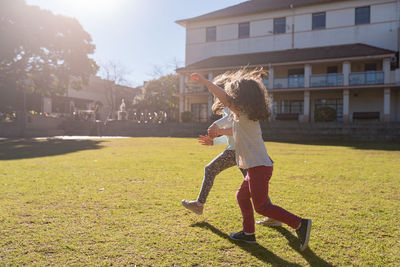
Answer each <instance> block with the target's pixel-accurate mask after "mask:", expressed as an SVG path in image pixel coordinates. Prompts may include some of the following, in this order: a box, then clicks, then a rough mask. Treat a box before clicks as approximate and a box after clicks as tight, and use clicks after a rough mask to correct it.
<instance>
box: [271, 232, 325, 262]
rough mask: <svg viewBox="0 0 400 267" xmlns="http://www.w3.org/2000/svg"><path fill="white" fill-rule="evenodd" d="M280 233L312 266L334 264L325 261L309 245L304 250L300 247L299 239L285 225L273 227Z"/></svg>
mask: <svg viewBox="0 0 400 267" xmlns="http://www.w3.org/2000/svg"><path fill="white" fill-rule="evenodd" d="M271 228H272V229H275V230H276V231H278V232H279V233H281V234H282V235H283V236H284V237H285V238H286V239H287V240H288V241H289V246H290V247H291V248H293V249H294V250H296V251H297V252H298V253H299V254H300V255H301V256H303V258H304V259H305V260H306V261H307V262H308V263H309V264H310V266H333V265H332V264H330V263H329V262H327V261H325V260H324V259H322V258H321V257H319V256H317V255H316V254H315V253H314V252H313V251H312V250H311V249H310V248H309V247H308V248H306V249H305V250H304V251H300V249H299V241H298V238H297V237H296V236H294V235H293V234H292V233H291V232H290V231H289V230H287V229H286V228H284V227H271Z"/></svg>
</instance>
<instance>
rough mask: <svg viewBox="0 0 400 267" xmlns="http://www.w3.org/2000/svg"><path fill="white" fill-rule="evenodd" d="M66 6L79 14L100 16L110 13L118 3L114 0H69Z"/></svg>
mask: <svg viewBox="0 0 400 267" xmlns="http://www.w3.org/2000/svg"><path fill="white" fill-rule="evenodd" d="M67 2H68V5H71V6H73V8H74V9H77V10H79V11H80V12H84V13H89V14H94V15H102V14H107V13H112V12H113V11H114V9H115V8H116V7H117V5H118V2H120V1H115V0H69V1H67Z"/></svg>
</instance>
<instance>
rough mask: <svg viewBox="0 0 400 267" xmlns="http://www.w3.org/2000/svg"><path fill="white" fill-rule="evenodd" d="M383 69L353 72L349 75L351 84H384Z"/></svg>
mask: <svg viewBox="0 0 400 267" xmlns="http://www.w3.org/2000/svg"><path fill="white" fill-rule="evenodd" d="M383 83H384V72H383V71H367V72H353V73H350V75H349V84H350V85H364V84H365V85H368V84H383Z"/></svg>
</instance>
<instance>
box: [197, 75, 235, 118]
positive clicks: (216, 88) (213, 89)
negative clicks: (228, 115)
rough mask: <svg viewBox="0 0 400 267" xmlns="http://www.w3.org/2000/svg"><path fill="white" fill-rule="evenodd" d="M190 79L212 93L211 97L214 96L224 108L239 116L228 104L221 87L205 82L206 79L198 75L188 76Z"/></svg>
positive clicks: (226, 96)
mask: <svg viewBox="0 0 400 267" xmlns="http://www.w3.org/2000/svg"><path fill="white" fill-rule="evenodd" d="M190 78H191V79H192V80H193V81H196V82H199V83H201V84H203V85H204V86H206V87H207V88H208V90H210V91H211V93H213V95H215V96H216V97H217V98H218V99H219V101H221V103H222V104H223V105H224V106H225V107H228V108H229V109H230V110H231V111H232V112H233V113H235V114H236V115H238V114H239V112H238V111H237V109H236V108H235V107H234V106H233V105H232V104H231V103H229V101H228V95H227V94H226V92H225V90H224V89H222V88H221V87H219V86H217V85H215V84H214V83H212V82H210V81H209V80H207V79H206V78H204V77H203V76H202V75H200V74H198V73H193V74H192V75H190Z"/></svg>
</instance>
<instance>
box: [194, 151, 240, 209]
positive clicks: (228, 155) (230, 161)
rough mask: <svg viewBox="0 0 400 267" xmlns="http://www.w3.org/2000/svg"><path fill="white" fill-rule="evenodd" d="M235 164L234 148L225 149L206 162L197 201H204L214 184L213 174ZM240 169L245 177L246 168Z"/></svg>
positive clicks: (215, 174)
mask: <svg viewBox="0 0 400 267" xmlns="http://www.w3.org/2000/svg"><path fill="white" fill-rule="evenodd" d="M235 165H236V157H235V150H225V151H224V152H222V153H221V154H219V155H218V156H217V157H216V158H215V159H213V160H212V161H211V162H210V163H208V165H207V166H206V167H205V168H204V179H203V184H202V186H201V190H200V193H199V196H198V197H197V201H198V202H200V203H202V204H204V203H206V200H207V196H208V194H209V193H210V190H211V188H212V186H213V184H214V179H215V176H217V174H219V173H220V172H222V171H223V170H226V169H228V168H230V167H233V166H235ZM240 171H241V172H242V174H243V177H246V174H247V170H243V169H240Z"/></svg>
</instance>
